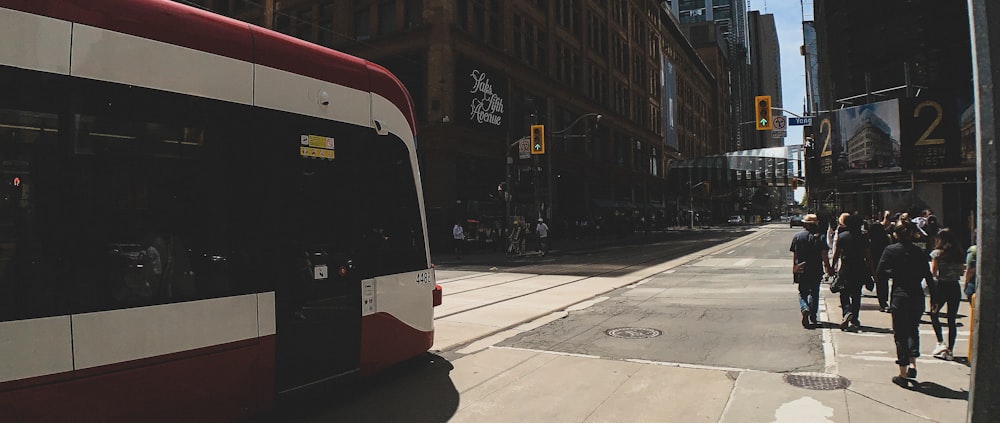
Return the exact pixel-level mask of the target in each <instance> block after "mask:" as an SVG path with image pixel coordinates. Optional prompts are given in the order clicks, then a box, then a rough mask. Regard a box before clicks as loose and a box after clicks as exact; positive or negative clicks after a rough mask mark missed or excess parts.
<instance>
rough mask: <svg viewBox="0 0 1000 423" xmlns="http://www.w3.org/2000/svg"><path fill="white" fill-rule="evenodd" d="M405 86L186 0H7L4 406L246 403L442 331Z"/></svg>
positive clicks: (0, 98) (1, 85)
mask: <svg viewBox="0 0 1000 423" xmlns="http://www.w3.org/2000/svg"><path fill="white" fill-rule="evenodd" d="M415 142H416V140H415V121H414V112H413V107H412V101H411V99H410V97H409V94H408V93H407V91H406V90H405V88H404V87H403V86H402V84H401V83H400V82H399V80H398V79H396V78H395V77H394V76H393V75H392V74H390V73H389V72H388V71H387V70H385V69H384V68H382V67H380V66H378V65H375V64H372V63H370V62H367V61H365V60H362V59H358V58H356V57H352V56H349V55H346V54H342V53H338V52H336V51H332V50H329V49H326V48H323V47H320V46H316V45H313V44H310V43H307V42H304V41H301V40H298V39H295V38H292V37H288V36H285V35H282V34H278V33H275V32H272V31H268V30H265V29H262V28H259V27H256V26H253V25H250V24H247V23H244V22H240V21H236V20H233V19H229V18H225V17H221V16H218V15H215V14H212V13H210V12H206V11H202V10H199V9H196V8H192V7H188V6H185V5H182V4H179V3H175V2H171V1H167V0H0V420H3V421H150V420H161V421H187V420H216V421H217V420H234V419H240V418H243V417H246V416H250V415H253V414H255V413H257V412H259V411H262V410H267V409H270V408H272V407H273V403H274V401H275V399H276V398H277V397H279V396H280V395H281V394H283V393H289V392H293V391H296V390H298V389H301V388H304V387H308V386H310V385H313V384H316V383H321V382H324V381H327V380H330V379H335V378H339V377H343V376H352V375H365V374H370V373H373V372H376V371H378V370H380V369H383V368H385V367H387V366H390V365H392V364H395V363H398V362H401V361H403V360H406V359H408V358H411V357H414V356H417V355H420V354H422V353H424V352H426V351H427V350H428V349H429V348H430V347H431V345H432V344H433V336H434V325H433V307H434V306H435V305H437V304H439V303H440V298H441V296H440V287H437V286H436V284H435V279H434V272H433V269H432V266H431V264H430V254H429V251H428V243H427V225H426V218H425V214H424V208H423V198H422V189H421V185H420V174H419V169H418V166H417V161H416V150H415V149H416V146H415Z"/></svg>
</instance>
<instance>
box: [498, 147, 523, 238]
mask: <svg viewBox="0 0 1000 423" xmlns="http://www.w3.org/2000/svg"><path fill="white" fill-rule="evenodd" d="M526 139H528V137H521V138H518V139H517V140H516V141H514V142H512V143H510V144H509V145H507V148H505V149H504V154H506V156H507V157H506V160H505V162H504V167H503V168H504V174H505V176H504V190H503V202H504V220H503V225H502V229H503V230H504V231H507V232H509V231H508V229H509V225H510V197H511V194H510V192H511V185H510V166H511V165H512V164H513V162H514V160H513V158H512V157H511V156H510V149H512V148H514V146H515V145H518V144H520V143H521V141H523V140H526ZM504 239H506V238H505V237H504ZM505 245H506V244H505Z"/></svg>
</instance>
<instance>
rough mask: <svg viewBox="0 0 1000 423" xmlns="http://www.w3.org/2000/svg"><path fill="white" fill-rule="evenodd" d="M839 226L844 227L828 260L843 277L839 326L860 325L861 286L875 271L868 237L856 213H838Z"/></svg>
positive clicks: (844, 328) (839, 275)
mask: <svg viewBox="0 0 1000 423" xmlns="http://www.w3.org/2000/svg"><path fill="white" fill-rule="evenodd" d="M839 223H840V226H841V227H842V228H843V229H844V230H842V231H840V232H839V235H838V236H837V243H836V244H835V245H834V248H833V259H832V260H831V262H832V263H833V264H834V265H835V266H837V264H838V262H839V266H837V270H836V272H837V277H838V278H840V279H841V280H843V281H844V289H843V290H841V291H840V308H841V315H842V318H843V319H842V320H841V322H840V329H841V330H847V328H848V326H852V327H855V328H858V327H860V326H861V319H860V316H859V314H860V313H861V287H862V286H864V285H866V284H868V283H869V281H870V280H871V277H872V275H873V274H874V273H875V272H874V269H873V266H872V264H871V263H872V259H871V254H870V252H869V249H868V240H867V239H866V238H865V236H864V235H863V234H862V233H861V227H862V225H863V224H864V220H862V219H861V216H858V215H856V214H847V213H844V214H842V215H840V219H839Z"/></svg>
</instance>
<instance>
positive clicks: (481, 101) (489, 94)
mask: <svg viewBox="0 0 1000 423" xmlns="http://www.w3.org/2000/svg"><path fill="white" fill-rule="evenodd" d="M469 76H470V77H471V78H472V89H471V90H469V94H471V95H472V101H471V102H470V104H469V121H471V122H476V123H481V124H482V123H485V124H491V125H495V126H500V124H501V121H502V120H503V99H502V98H500V96H499V95H498V94H496V93H494V92H493V85H492V84H490V78H489V76H488V75H487V74H486V72H483V71H481V70H479V69H473V70H472V73H470V74H469Z"/></svg>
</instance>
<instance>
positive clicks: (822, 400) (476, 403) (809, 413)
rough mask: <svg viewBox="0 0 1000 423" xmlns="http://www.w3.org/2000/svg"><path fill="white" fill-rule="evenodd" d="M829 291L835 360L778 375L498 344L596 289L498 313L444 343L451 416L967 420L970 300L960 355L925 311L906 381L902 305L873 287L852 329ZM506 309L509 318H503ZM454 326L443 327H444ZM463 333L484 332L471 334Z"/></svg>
mask: <svg viewBox="0 0 1000 423" xmlns="http://www.w3.org/2000/svg"><path fill="white" fill-rule="evenodd" d="M772 227H775V226H772ZM757 235H758V234H757V233H755V232H752V233H750V234H748V235H747V236H745V237H743V238H740V239H737V240H734V241H731V242H730V243H727V244H726V245H723V246H719V247H717V248H713V249H712V250H714V251H704V252H701V253H697V254H692V255H690V256H686V257H684V258H679V259H676V260H672V261H671V262H669V263H663V264H662V265H659V266H655V269H650V271H652V272H664V271H667V270H669V269H671V268H676V267H679V266H685V265H688V264H691V263H695V262H698V261H700V260H703V259H705V258H707V257H711V255H712V254H714V253H715V252H721V251H723V250H725V249H727V248H731V247H732V246H735V245H738V244H740V243H747V242H750V240H751V239H752V238H753V237H755V236H757ZM501 257H502V255H501ZM472 261H473V260H472V259H469V260H468V262H472ZM701 269H705V271H709V272H711V271H714V270H711V268H704V267H702V268H701ZM718 271H719V272H722V271H724V270H718ZM769 271H770V270H769ZM773 272H774V277H775V278H787V277H788V274H787V273H788V269H787V268H786V267H774V268H773ZM648 277H650V275H649V274H648V273H646V272H642V274H636V275H630V277H623V278H620V280H614V281H608V287H606V288H602V289H613V288H614V287H622V286H625V285H627V284H630V283H636V282H639V280H643V279H645V278H648ZM631 279H635V280H631ZM654 283H655V282H650V283H648V284H646V285H643V287H651V286H652V285H654ZM790 289H791V288H790ZM821 292H822V297H823V300H822V301H821V314H820V320H821V321H822V322H825V323H824V324H823V327H822V328H820V329H813V330H812V331H813V332H814V333H815V334H816V336H817V337H821V338H822V341H823V342H822V345H823V347H822V348H823V354H824V356H825V360H824V361H825V369H823V371H821V372H802V373H797V372H792V373H775V372H767V371H759V370H750V369H738V368H719V367H711V366H701V365H691V364H685V363H662V362H648V361H642V360H621V359H612V358H602V357H596V356H587V355H579V354H567V353H558V352H548V351H540V350H525V349H518V348H508V347H497V346H496V344H497V343H499V342H500V341H502V340H503V339H506V338H508V337H510V336H513V335H515V334H517V333H521V332H523V331H527V330H531V329H532V328H533V327H537V326H540V325H543V324H546V323H548V322H551V321H552V320H553V319H557V318H559V317H560V313H562V314H561V315H562V316H564V315H565V313H566V312H567V310H569V311H572V309H573V308H574V307H569V308H567V304H577V303H579V304H577V305H576V307H578V308H584V307H588V306H589V305H588V302H587V299H588V298H591V297H586V298H584V296H585V295H591V296H593V295H595V294H593V293H591V294H585V293H584V292H582V291H581V292H580V293H579V295H580V297H579V298H575V297H574V298H569V297H571V296H572V295H570V296H561V297H560V298H558V299H547V300H546V301H549V302H550V304H549V306H551V307H552V308H551V310H553V313H552V314H550V315H547V316H545V317H541V318H539V319H537V320H535V321H532V322H528V323H525V321H524V320H521V319H520V318H517V317H514V316H508V315H505V314H501V313H494V314H493V315H492V316H493V317H491V319H492V320H496V321H492V320H491V321H492V324H491V326H493V328H492V329H490V331H489V332H482V333H480V335H481V336H486V337H485V338H480V337H479V335H476V336H473V335H469V334H465V335H462V336H458V337H456V339H452V340H451V341H449V342H442V343H441V344H440V345H436V347H437V348H440V349H441V350H442V352H444V353H448V355H447V356H449V357H451V358H449V360H450V361H451V362H452V364H453V365H454V369H453V370H452V371H451V372H450V374H449V377H450V380H451V382H452V383H454V387H455V389H456V390H457V392H458V393H459V397H460V404H459V405H458V407H457V410H456V412H455V414H454V415H453V416H452V418H451V419H450V420H449V421H451V422H464V421H469V422H477V423H484V422H510V421H523V422H612V421H615V422H652V421H662V422H680V421H685V422H686V421H711V422H726V423H743V422H765V423H766V422H773V423H803V422H837V423H840V422H845V423H846V422H878V423H886V422H962V421H965V416H966V409H967V406H968V387H969V380H970V368H969V365H968V363H969V361H968V359H967V357H966V355H967V352H968V340H969V333H968V328H969V327H970V326H971V324H970V322H969V318H968V317H967V316H968V315H969V309H968V303H967V302H962V303H961V306H960V312H959V330H960V333H959V336H958V342H957V345H956V348H955V352H954V353H955V360H954V361H945V360H942V359H938V358H934V357H931V356H930V351H931V350H932V349H933V348H934V346H935V344H936V340H935V337H934V333H933V330H932V329H931V325H930V323H929V322H930V320H929V317H927V316H924V319H923V320H924V322H923V324H921V327H920V333H921V352H922V353H923V354H924V355H923V356H922V357H920V358H919V359H918V364H917V367H918V370H919V374H918V377H917V378H916V380H915V381H914V382H913V383H911V384H910V385H909V386H908V387H907V388H902V387H899V386H897V385H895V384H893V383H892V381H891V378H892V376H893V375H895V374H896V373H897V368H896V365H895V363H894V360H895V350H894V346H893V340H892V333H891V330H890V328H891V315H890V314H888V313H881V312H879V311H878V307H877V300H876V299H875V298H874V297H873V296H871V295H870V294H871V293H869V292H867V291H866V292H865V294H868V295H866V296H865V298H864V299H863V301H862V302H863V306H862V311H861V313H860V314H861V315H860V320H861V322H862V327H861V328H860V329H859V330H852V331H841V330H840V329H839V322H840V312H839V304H840V302H839V295H837V294H832V293H830V291H829V288H828V286H827V285H823V287H822V291H821ZM557 300H558V301H559V303H557V302H556V301H557ZM581 302H582V303H581ZM484 312H487V310H484ZM790 318H797V317H796V316H791V317H790ZM505 319H509V321H507V323H503V321H504V320H505ZM439 323H444V322H439ZM455 329H457V327H456V328H452V327H451V326H449V325H447V324H445V325H439V329H438V330H439V335H446V334H445V333H443V332H445V331H448V330H455ZM797 330H803V331H805V330H807V329H800V328H797ZM487 335H489V336H487ZM945 336H947V328H945ZM444 337H445V336H442V338H444ZM461 339H466V340H468V341H471V340H476V339H478V341H476V342H473V343H471V344H468V343H464V342H463V341H461ZM441 341H445V339H441ZM762 342H765V341H762ZM456 348H457V350H456ZM449 351H450V353H449ZM746 353H747V354H753V351H747V352H746Z"/></svg>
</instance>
